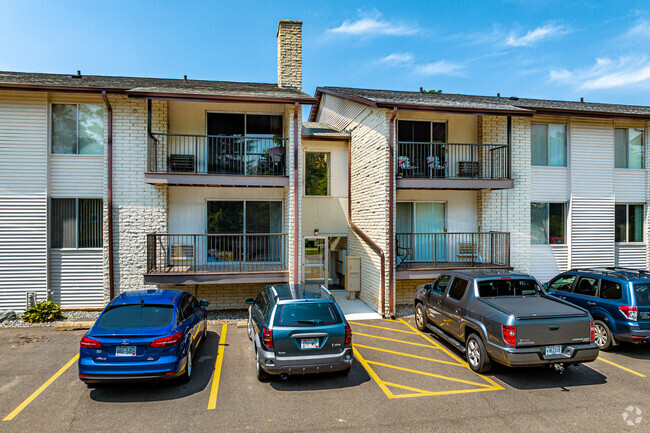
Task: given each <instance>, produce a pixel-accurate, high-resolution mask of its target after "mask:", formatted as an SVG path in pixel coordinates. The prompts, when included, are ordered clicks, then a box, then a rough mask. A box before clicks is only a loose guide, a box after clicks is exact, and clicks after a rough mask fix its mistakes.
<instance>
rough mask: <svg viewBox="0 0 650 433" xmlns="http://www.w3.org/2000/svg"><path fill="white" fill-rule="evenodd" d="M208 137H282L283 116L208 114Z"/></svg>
mask: <svg viewBox="0 0 650 433" xmlns="http://www.w3.org/2000/svg"><path fill="white" fill-rule="evenodd" d="M208 135H226V136H234V137H242V136H251V137H260V138H277V137H282V116H276V115H268V114H244V113H208Z"/></svg>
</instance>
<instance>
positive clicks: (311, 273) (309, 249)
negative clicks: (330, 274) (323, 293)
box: [303, 237, 327, 286]
mask: <svg viewBox="0 0 650 433" xmlns="http://www.w3.org/2000/svg"><path fill="white" fill-rule="evenodd" d="M326 240H327V239H326V238H324V237H322V238H305V246H304V248H303V266H304V273H303V275H304V277H303V280H304V282H305V283H315V284H323V285H325V286H327V243H326Z"/></svg>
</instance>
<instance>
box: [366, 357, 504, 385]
mask: <svg viewBox="0 0 650 433" xmlns="http://www.w3.org/2000/svg"><path fill="white" fill-rule="evenodd" d="M366 362H367V363H368V364H372V365H378V366H380V367H387V368H393V369H395V370H401V371H407V372H409V373H415V374H421V375H423V376H429V377H435V378H437V379H444V380H450V381H452V382H459V383H466V384H468V385H474V386H480V387H482V388H493V386H492V385H488V384H485V383H477V382H472V381H469V380H464V379H457V378H455V377H448V376H442V375H440V374H435V373H428V372H426V371H420V370H412V369H410V368H405V367H399V366H397V365H391V364H384V363H383V362H377V361H366Z"/></svg>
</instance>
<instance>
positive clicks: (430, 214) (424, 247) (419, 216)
mask: <svg viewBox="0 0 650 433" xmlns="http://www.w3.org/2000/svg"><path fill="white" fill-rule="evenodd" d="M413 220H414V223H415V224H414V226H415V227H414V233H419V234H418V235H416V236H415V239H414V241H415V242H414V244H415V245H414V246H413V256H414V257H413V259H414V260H415V261H416V262H434V261H441V260H443V257H444V251H445V245H444V242H445V238H444V236H440V235H433V234H432V233H443V232H444V231H445V203H437V202H417V203H415V206H414V209H413ZM434 237H435V238H434Z"/></svg>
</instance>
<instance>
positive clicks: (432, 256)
mask: <svg viewBox="0 0 650 433" xmlns="http://www.w3.org/2000/svg"><path fill="white" fill-rule="evenodd" d="M396 242H397V243H396V249H397V263H396V270H397V278H398V279H417V278H427V277H428V275H436V274H439V271H441V270H450V269H473V268H490V269H510V233H504V232H487V233H397V234H396Z"/></svg>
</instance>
